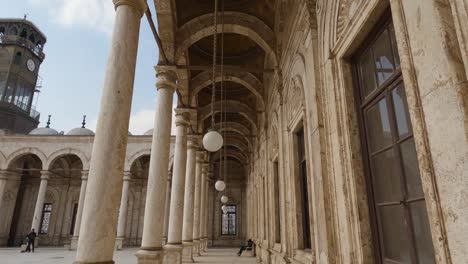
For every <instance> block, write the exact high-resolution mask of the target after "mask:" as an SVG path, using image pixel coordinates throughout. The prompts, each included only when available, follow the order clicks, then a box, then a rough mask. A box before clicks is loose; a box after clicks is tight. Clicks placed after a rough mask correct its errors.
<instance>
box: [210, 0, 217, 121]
mask: <svg viewBox="0 0 468 264" xmlns="http://www.w3.org/2000/svg"><path fill="white" fill-rule="evenodd" d="M217 34H218V0H215V1H214V15H213V72H212V73H213V76H212V79H213V80H212V87H211V127H213V128H214V125H215V116H214V102H215V99H216V96H215V92H216V82H215V81H216V53H217V46H216V45H217V42H216V37H217V36H216V35H217Z"/></svg>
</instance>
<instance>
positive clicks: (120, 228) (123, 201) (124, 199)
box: [116, 172, 131, 249]
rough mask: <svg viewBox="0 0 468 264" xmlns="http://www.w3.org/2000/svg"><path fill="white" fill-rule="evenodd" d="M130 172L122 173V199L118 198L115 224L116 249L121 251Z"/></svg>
mask: <svg viewBox="0 0 468 264" xmlns="http://www.w3.org/2000/svg"><path fill="white" fill-rule="evenodd" d="M130 179H131V177H130V172H124V178H123V186H122V197H121V198H120V209H119V221H118V224H117V240H116V247H117V249H122V247H123V240H124V237H125V224H126V219H127V207H128V192H129V189H130Z"/></svg>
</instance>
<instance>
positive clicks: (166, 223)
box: [163, 171, 172, 245]
mask: <svg viewBox="0 0 468 264" xmlns="http://www.w3.org/2000/svg"><path fill="white" fill-rule="evenodd" d="M167 174H168V176H167V186H166V205H165V206H164V236H163V244H164V245H165V244H166V243H167V233H168V232H169V209H170V208H171V204H170V203H171V182H172V171H169V172H168V173H167Z"/></svg>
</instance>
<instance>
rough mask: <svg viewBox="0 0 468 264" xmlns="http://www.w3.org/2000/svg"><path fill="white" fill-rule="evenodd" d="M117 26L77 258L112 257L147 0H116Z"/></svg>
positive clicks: (98, 259)
mask: <svg viewBox="0 0 468 264" xmlns="http://www.w3.org/2000/svg"><path fill="white" fill-rule="evenodd" d="M114 5H115V8H116V16H115V24H114V31H113V35H112V42H111V43H112V44H111V47H110V52H109V58H108V61H107V68H106V75H105V79H104V88H103V94H102V97H101V106H100V110H99V115H98V122H97V124H98V125H97V129H96V136H95V137H94V144H93V151H92V155H91V157H92V158H91V164H90V170H89V177H88V186H87V188H86V195H85V200H84V207H83V216H82V223H81V227H80V237H79V240H78V250H77V253H76V262H75V263H76V264H78V263H87V264H89V263H113V261H112V258H113V255H114V247H115V236H116V231H117V230H116V229H117V209H118V207H119V200H120V195H121V192H122V178H123V175H122V174H123V167H124V163H125V151H126V148H127V137H128V123H129V119H130V108H131V103H132V95H133V82H134V78H135V64H136V56H137V49H138V36H139V32H140V19H141V16H142V15H143V13H144V11H145V10H146V7H147V6H146V3H145V1H143V0H114Z"/></svg>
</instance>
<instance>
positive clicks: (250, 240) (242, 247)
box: [237, 238, 253, 256]
mask: <svg viewBox="0 0 468 264" xmlns="http://www.w3.org/2000/svg"><path fill="white" fill-rule="evenodd" d="M252 246H253V241H252V239H250V238H249V240H247V246H241V247H240V249H239V252H237V255H238V256H240V255H242V251H244V250H246V249H247V248H252Z"/></svg>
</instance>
